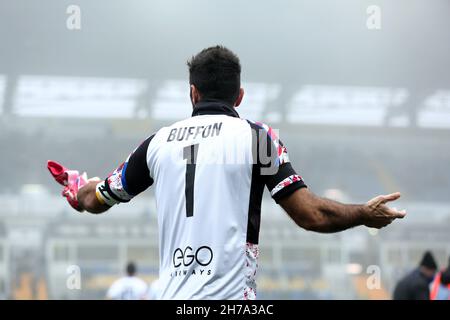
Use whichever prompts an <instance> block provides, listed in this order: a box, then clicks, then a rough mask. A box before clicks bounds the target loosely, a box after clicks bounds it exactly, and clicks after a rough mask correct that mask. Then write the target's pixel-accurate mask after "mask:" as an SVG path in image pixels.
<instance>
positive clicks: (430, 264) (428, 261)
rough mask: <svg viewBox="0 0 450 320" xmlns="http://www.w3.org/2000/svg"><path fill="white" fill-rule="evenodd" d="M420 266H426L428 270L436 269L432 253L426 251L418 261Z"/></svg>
mask: <svg viewBox="0 0 450 320" xmlns="http://www.w3.org/2000/svg"><path fill="white" fill-rule="evenodd" d="M420 266H421V267H423V268H427V269H428V270H430V271H436V270H437V268H438V266H437V264H436V260H435V259H434V257H433V254H432V253H431V252H430V251H426V252H425V253H424V255H423V257H422V260H421V261H420Z"/></svg>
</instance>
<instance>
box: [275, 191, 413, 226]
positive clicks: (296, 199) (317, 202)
mask: <svg viewBox="0 0 450 320" xmlns="http://www.w3.org/2000/svg"><path fill="white" fill-rule="evenodd" d="M398 198H400V193H399V192H396V193H392V194H389V195H382V196H378V197H375V198H373V199H371V200H369V201H368V202H367V203H366V204H360V205H358V204H342V203H339V202H337V201H333V200H329V199H326V198H321V197H318V196H316V195H314V194H313V193H312V192H310V191H309V190H308V189H307V188H301V189H298V190H296V191H295V192H294V193H292V194H291V195H289V196H286V197H285V198H283V199H281V200H280V201H279V204H280V205H281V206H282V207H283V209H284V210H285V211H286V212H287V213H288V215H289V216H290V217H291V218H292V219H293V220H294V221H295V223H296V224H297V225H298V226H300V227H302V228H304V229H306V230H310V231H316V232H322V233H332V232H339V231H343V230H346V229H348V228H352V227H356V226H360V225H365V226H367V227H372V228H378V229H379V228H382V227H385V226H387V225H388V224H390V223H391V222H392V221H394V220H395V219H401V218H403V217H405V215H406V212H405V211H404V210H402V211H397V210H395V209H392V208H389V207H388V206H386V203H387V202H389V201H394V200H397V199H398Z"/></svg>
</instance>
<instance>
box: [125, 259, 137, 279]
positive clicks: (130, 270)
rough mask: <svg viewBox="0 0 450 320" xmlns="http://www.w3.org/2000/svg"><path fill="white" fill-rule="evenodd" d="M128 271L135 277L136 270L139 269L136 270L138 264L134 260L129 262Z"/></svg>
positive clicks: (128, 273)
mask: <svg viewBox="0 0 450 320" xmlns="http://www.w3.org/2000/svg"><path fill="white" fill-rule="evenodd" d="M126 271H127V275H128V276H129V277H133V276H134V275H135V274H136V271H137V270H136V265H135V264H134V263H133V262H129V263H128V264H127V268H126Z"/></svg>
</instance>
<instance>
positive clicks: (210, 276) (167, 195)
mask: <svg viewBox="0 0 450 320" xmlns="http://www.w3.org/2000/svg"><path fill="white" fill-rule="evenodd" d="M150 185H153V186H154V188H155V195H156V204H157V212H158V226H159V241H160V276H159V280H158V281H159V286H158V287H159V290H158V298H159V299H255V298H256V281H255V279H256V271H257V266H258V263H257V260H258V255H259V249H258V237H259V226H260V215H261V201H262V196H263V191H264V187H265V186H267V188H268V189H269V191H270V193H271V195H272V197H273V198H274V199H275V201H277V202H278V201H279V200H280V199H281V198H282V197H284V196H287V195H289V194H291V193H292V192H294V191H295V190H297V189H299V188H302V187H305V184H304V183H303V181H302V178H301V177H300V176H299V175H297V174H296V172H295V171H294V169H293V168H292V166H291V164H290V163H289V158H288V155H287V151H286V148H285V147H284V145H283V144H282V143H281V141H279V139H278V138H277V136H276V135H275V133H274V131H273V130H272V129H271V128H270V127H268V126H266V125H265V124H262V123H256V122H251V121H248V120H245V119H241V118H240V117H239V115H238V114H237V113H236V111H235V109H234V108H233V107H230V106H228V105H226V104H225V103H222V102H220V101H203V102H200V103H198V104H197V105H196V106H195V108H194V110H193V115H192V117H191V118H188V119H186V120H183V121H180V122H177V123H174V124H173V125H171V126H169V127H164V128H162V129H160V130H159V131H157V132H156V133H155V134H154V135H152V136H150V137H149V138H148V139H146V140H145V141H144V142H143V143H142V144H141V145H140V146H139V147H138V148H137V149H136V150H135V151H134V152H133V153H132V154H131V155H130V156H129V157H128V159H127V160H126V161H125V162H124V163H123V164H122V165H121V166H120V167H119V168H117V169H116V170H115V171H114V172H113V173H112V174H111V175H110V176H109V177H108V178H107V179H106V183H105V188H104V190H102V191H101V193H102V195H101V196H102V197H107V198H111V199H114V201H117V202H127V201H129V200H131V199H132V198H133V197H134V196H136V195H137V194H139V193H140V192H142V191H144V190H145V189H146V188H147V187H149V186H150Z"/></svg>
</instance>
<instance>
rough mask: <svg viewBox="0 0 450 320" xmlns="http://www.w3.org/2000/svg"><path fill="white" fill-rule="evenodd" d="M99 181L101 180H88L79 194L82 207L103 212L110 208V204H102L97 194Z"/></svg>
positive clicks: (95, 211)
mask: <svg viewBox="0 0 450 320" xmlns="http://www.w3.org/2000/svg"><path fill="white" fill-rule="evenodd" d="M98 182H99V181H90V182H88V183H87V184H86V185H85V186H84V187H82V188H81V189H80V190H79V191H78V194H77V198H78V202H79V204H80V207H81V208H82V209H83V210H86V211H88V212H90V213H103V212H105V211H107V210H108V209H109V208H110V206H108V205H105V204H102V203H101V202H100V201H99V200H98V199H97V196H96V195H95V191H96V186H97V184H98Z"/></svg>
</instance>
